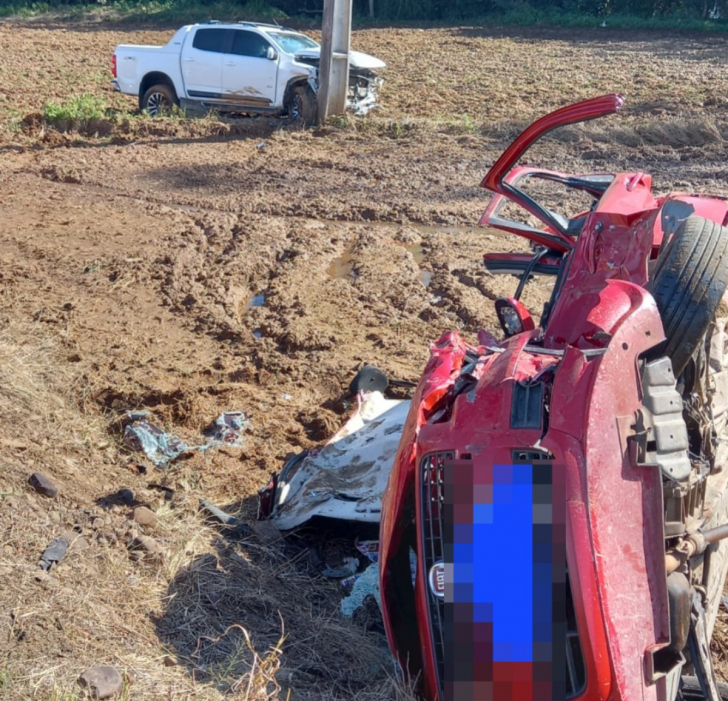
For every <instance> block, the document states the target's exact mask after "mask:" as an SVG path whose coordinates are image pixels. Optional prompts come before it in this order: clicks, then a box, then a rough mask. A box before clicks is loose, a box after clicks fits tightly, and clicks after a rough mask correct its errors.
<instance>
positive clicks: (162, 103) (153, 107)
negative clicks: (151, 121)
mask: <svg viewBox="0 0 728 701" xmlns="http://www.w3.org/2000/svg"><path fill="white" fill-rule="evenodd" d="M175 105H179V100H178V99H177V95H175V93H174V90H173V89H172V88H170V87H169V85H152V87H151V88H149V90H147V91H146V92H145V93H144V95H143V96H142V99H141V101H140V103H139V107H140V108H141V110H142V112H147V113H148V114H149V116H150V117H158V116H160V115H164V114H169V113H170V112H171V111H172V108H173V107H174V106H175Z"/></svg>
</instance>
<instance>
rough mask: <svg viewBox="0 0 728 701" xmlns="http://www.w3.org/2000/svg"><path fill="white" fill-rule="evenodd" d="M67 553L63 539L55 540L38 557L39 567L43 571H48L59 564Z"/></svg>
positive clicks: (66, 543) (65, 541) (66, 545)
mask: <svg viewBox="0 0 728 701" xmlns="http://www.w3.org/2000/svg"><path fill="white" fill-rule="evenodd" d="M67 552H68V541H67V540H66V539H65V538H56V539H55V540H52V541H51V543H50V545H49V546H48V547H47V548H46V549H45V550H44V551H43V554H42V555H41V556H40V566H41V569H43V570H49V569H50V568H51V567H53V565H55V564H57V563H58V562H60V561H61V560H62V559H63V558H64V557H65V555H66V553H67Z"/></svg>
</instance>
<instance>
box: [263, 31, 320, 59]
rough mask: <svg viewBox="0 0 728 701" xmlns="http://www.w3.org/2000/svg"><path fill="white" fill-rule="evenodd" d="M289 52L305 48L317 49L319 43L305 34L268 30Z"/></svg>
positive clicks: (269, 34) (274, 39)
mask: <svg viewBox="0 0 728 701" xmlns="http://www.w3.org/2000/svg"><path fill="white" fill-rule="evenodd" d="M266 34H268V36H270V37H271V38H272V39H273V41H275V42H276V43H277V44H278V45H279V46H280V47H281V48H282V49H283V50H284V51H285V52H286V53H287V54H295V53H296V52H297V51H301V50H303V49H317V48H318V44H317V43H316V42H315V41H314V40H313V39H309V38H308V37H307V36H304V35H303V34H291V33H290V32H266Z"/></svg>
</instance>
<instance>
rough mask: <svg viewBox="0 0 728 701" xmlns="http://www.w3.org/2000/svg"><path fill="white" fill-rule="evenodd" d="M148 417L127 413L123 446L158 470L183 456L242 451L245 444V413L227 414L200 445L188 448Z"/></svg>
mask: <svg viewBox="0 0 728 701" xmlns="http://www.w3.org/2000/svg"><path fill="white" fill-rule="evenodd" d="M150 416H151V413H150V412H148V411H128V412H126V416H125V422H126V425H125V427H124V445H126V447H127V448H129V449H130V450H135V451H138V452H142V453H144V454H145V455H146V456H147V457H148V458H149V460H151V462H152V463H154V465H156V466H157V467H165V466H166V465H167V464H169V463H170V462H172V461H174V460H176V459H177V458H178V457H180V456H181V455H184V454H185V453H191V452H195V451H197V452H202V451H206V450H210V449H211V448H221V447H228V448H241V447H242V446H243V442H244V439H243V435H242V434H243V433H244V432H245V431H246V430H247V429H248V428H249V427H250V421H249V420H248V419H247V418H246V416H245V413H244V412H242V411H226V412H224V413H222V414H220V416H218V418H217V419H216V420H215V423H214V424H212V426H211V427H210V428H209V429H208V431H207V432H206V433H207V437H206V440H205V441H204V442H203V443H200V444H199V445H190V444H188V443H185V441H183V440H182V439H181V438H177V437H176V436H174V435H172V434H170V433H167V432H166V431H164V430H163V429H161V428H160V427H159V426H157V425H156V424H154V423H152V421H150V420H149V417H150Z"/></svg>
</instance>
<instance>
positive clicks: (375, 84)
mask: <svg viewBox="0 0 728 701" xmlns="http://www.w3.org/2000/svg"><path fill="white" fill-rule="evenodd" d="M320 54H321V47H320V46H319V45H318V44H317V43H316V42H315V41H313V39H310V38H309V37H307V36H305V35H304V34H301V33H300V32H297V31H295V30H293V29H286V28H285V27H279V26H277V25H270V24H261V23H258V22H240V23H237V24H221V23H219V22H207V23H204V24H191V25H187V26H184V27H182V28H181V29H179V30H177V32H175V34H174V36H173V37H172V38H171V39H170V41H169V42H168V43H167V44H166V45H165V46H137V45H132V44H121V45H119V46H117V47H116V50H115V51H114V56H113V60H112V72H113V76H114V80H113V81H112V85H113V87H114V88H115V89H116V90H118V91H120V92H122V93H125V94H127V95H136V96H137V97H138V99H139V109H140V110H142V111H146V112H147V113H148V114H150V115H152V116H155V115H158V114H164V113H165V112H169V111H170V110H171V109H172V108H173V107H175V106H177V107H181V108H185V109H195V108H196V109H203V110H211V109H215V110H217V111H218V112H232V113H250V114H270V115H273V116H288V117H289V118H290V119H291V121H294V122H300V123H302V124H306V125H310V124H313V123H314V122H315V121H316V116H317V109H316V93H317V91H318V64H319V60H320ZM384 68H386V64H385V63H384V62H383V61H380V60H379V59H378V58H375V57H374V56H369V55H368V54H364V53H360V52H359V51H350V52H349V92H348V96H347V101H346V107H347V110H348V111H350V112H353V113H354V114H355V115H364V114H366V113H367V112H369V111H370V110H372V109H373V108H375V107H377V106H378V99H379V89H380V88H381V85H382V78H381V76H380V72H381V71H382V70H383V69H384Z"/></svg>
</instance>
